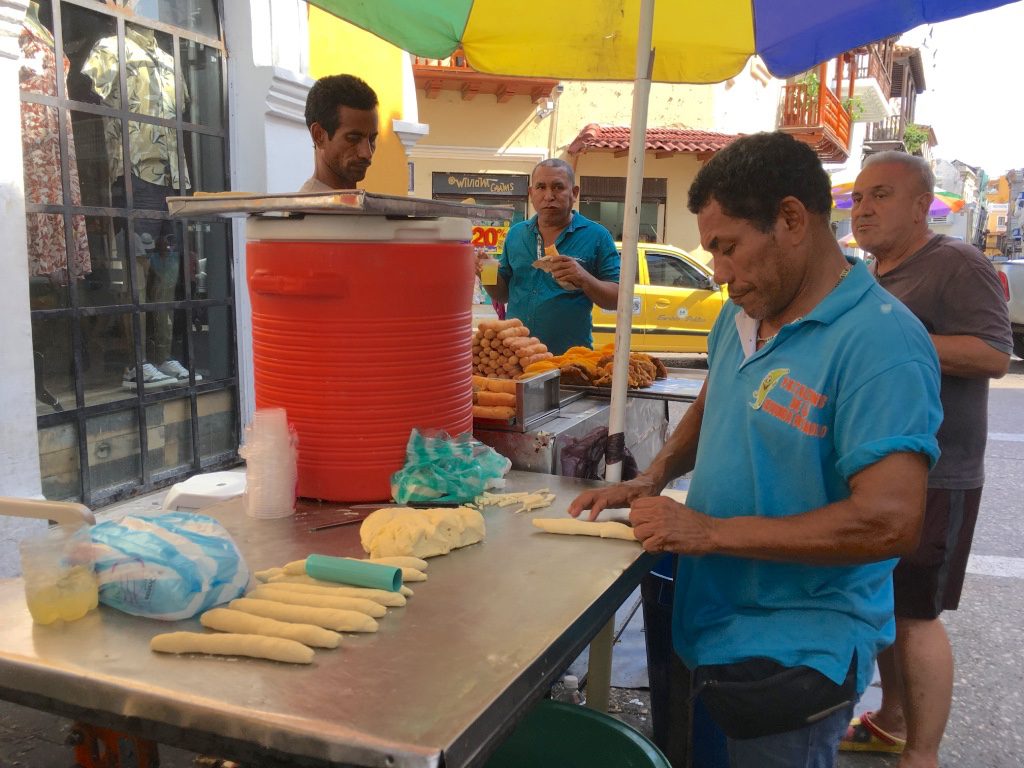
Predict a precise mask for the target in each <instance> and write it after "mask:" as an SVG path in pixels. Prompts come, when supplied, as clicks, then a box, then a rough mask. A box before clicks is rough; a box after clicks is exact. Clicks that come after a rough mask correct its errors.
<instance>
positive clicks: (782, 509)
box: [569, 133, 942, 768]
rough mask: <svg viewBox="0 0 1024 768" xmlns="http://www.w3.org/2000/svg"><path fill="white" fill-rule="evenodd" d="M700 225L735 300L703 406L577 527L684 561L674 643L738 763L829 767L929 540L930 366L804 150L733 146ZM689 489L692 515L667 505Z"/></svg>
mask: <svg viewBox="0 0 1024 768" xmlns="http://www.w3.org/2000/svg"><path fill="white" fill-rule="evenodd" d="M688 207H689V209H690V211H691V212H693V213H695V214H696V215H697V223H698V228H699V230H700V237H701V245H702V246H703V247H704V248H705V249H707V250H708V251H710V252H711V253H712V254H713V255H714V278H715V281H716V282H718V283H720V284H722V283H724V284H726V285H728V287H729V295H730V301H729V303H728V304H727V305H726V307H725V309H724V310H723V312H722V313H721V315H720V316H719V318H718V320H717V322H716V323H715V326H714V328H713V330H712V332H711V336H710V338H709V344H708V376H707V380H706V382H705V385H704V388H703V389H702V391H701V393H700V395H699V396H698V398H697V400H696V402H695V403H694V404H693V406H692V407H691V408H690V409H689V410H688V411H687V412H686V414H685V415H684V416H683V419H682V420H681V422H680V424H679V426H678V427H677V429H676V430H675V432H674V433H673V434H672V436H671V437H670V438H669V441H668V442H667V443H666V445H665V447H664V448H663V449H662V451H661V452H660V453H659V454H658V456H657V457H656V458H655V459H654V461H653V463H652V464H651V466H650V467H649V468H648V469H647V470H646V471H645V472H643V473H642V474H641V475H640V476H639V477H637V478H635V479H633V480H630V481H628V482H625V483H620V484H618V485H614V486H611V487H608V488H604V489H600V490H593V491H587V492H585V493H583V494H581V495H580V496H579V497H578V498H577V499H575V500H574V501H573V502H572V504H571V506H570V508H569V512H570V514H573V515H580V514H581V513H582V512H583V511H584V510H586V509H589V510H590V517H591V518H594V517H596V516H597V515H598V514H599V513H600V512H601V511H602V510H604V509H605V508H608V507H627V506H628V507H630V515H629V516H630V521H631V523H632V525H633V529H634V532H635V533H636V536H637V538H638V539H639V540H640V541H641V542H642V543H643V546H644V548H645V549H647V550H649V551H654V552H672V553H677V554H679V555H680V557H679V565H678V570H677V573H676V582H675V603H674V607H673V617H672V634H673V645H674V648H675V650H676V652H677V653H678V654H679V656H680V657H681V658H682V660H683V661H684V662H685V663H686V665H687V666H688V667H689V668H690V669H691V670H692V672H693V680H694V684H695V688H696V690H698V691H699V692H700V696H701V698H702V700H703V702H704V704H705V705H706V707H707V709H708V710H709V712H711V714H712V717H713V718H714V719H715V720H716V722H717V723H718V724H719V726H720V727H721V728H722V730H723V731H724V732H725V734H726V736H727V742H728V749H729V756H730V762H731V765H732V766H733V767H734V768H764V766H772V767H779V768H782V767H789V766H793V768H796V766H800V768H805V767H809V766H814V767H816V768H825V767H826V766H832V765H834V763H835V760H836V754H837V750H838V744H839V740H840V737H841V736H842V735H843V733H844V732H845V730H846V727H847V725H848V723H849V718H850V715H851V714H852V711H853V704H854V702H855V701H856V700H857V698H858V696H859V695H860V693H861V692H862V691H863V690H864V688H865V687H866V686H867V684H868V683H869V682H870V679H871V674H872V667H873V662H874V658H875V656H876V654H877V653H878V652H879V651H880V650H881V649H882V648H884V647H885V646H887V645H889V644H890V643H892V641H893V637H894V632H895V624H894V620H893V594H892V579H891V574H892V569H893V566H894V564H895V559H894V558H896V557H898V556H900V555H902V554H905V553H907V552H910V551H912V550H913V548H914V546H915V544H916V542H917V537H918V533H919V531H920V526H921V521H922V516H923V511H924V501H925V492H926V485H927V475H928V469H929V467H930V466H931V465H932V464H934V462H935V460H936V459H937V457H938V453H939V452H938V446H937V443H936V440H935V432H936V430H937V429H938V426H939V423H940V421H941V418H942V410H941V406H940V405H939V370H938V362H937V360H936V356H935V350H934V347H933V346H932V344H931V343H930V341H929V339H928V335H927V333H926V331H925V329H924V327H923V326H922V325H921V323H920V322H919V321H918V320H917V319H916V318H915V317H914V316H913V315H912V314H911V313H910V312H909V311H908V310H907V309H906V308H905V307H904V306H903V305H902V304H900V303H899V302H897V301H896V300H895V299H893V297H892V296H891V295H890V294H888V293H887V292H886V291H885V290H883V289H882V288H880V287H879V286H878V284H877V283H876V282H875V280H874V279H873V278H872V276H871V275H870V274H869V273H868V271H867V270H866V269H865V267H864V266H863V265H862V264H855V265H851V264H849V263H847V261H846V260H845V259H844V257H843V255H842V253H841V252H840V250H839V247H838V245H837V244H836V241H835V238H834V237H833V235H832V231H831V229H830V227H829V211H830V210H831V207H832V198H831V188H830V182H829V178H828V175H827V174H826V173H825V171H824V170H823V169H822V167H821V163H820V162H819V160H818V158H817V157H816V156H815V154H814V152H813V151H812V150H811V149H810V148H809V147H808V146H807V145H806V144H802V143H800V142H798V141H796V140H795V139H793V138H792V137H790V136H787V135H785V134H782V133H771V134H757V135H754V136H748V137H745V138H741V139H738V140H737V141H735V142H734V143H733V144H731V145H730V146H729V147H727V148H726V149H725V150H723V151H721V152H720V153H718V154H717V155H716V156H715V157H714V158H712V159H711V160H710V161H709V162H708V164H707V165H706V166H705V167H704V168H702V169H701V171H700V172H699V173H698V174H697V178H696V180H695V181H694V183H693V185H692V186H691V188H690V194H689V202H688ZM879 338H884V339H886V340H887V343H886V344H885V345H883V346H879V345H878V344H877V343H876V340H877V339H879ZM690 470H693V476H692V478H691V480H690V488H689V493H688V496H687V501H686V504H685V505H683V504H680V503H678V502H675V501H673V500H671V499H669V498H667V497H663V496H660V495H659V493H660V492H661V490H662V489H663V488H665V486H666V485H667V484H668V483H669V482H670V481H671V480H672V479H674V478H676V477H679V476H681V475H683V474H685V473H686V472H689V471H690ZM675 727H683V726H682V724H676V725H675Z"/></svg>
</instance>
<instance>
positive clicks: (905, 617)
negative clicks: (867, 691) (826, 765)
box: [841, 152, 1012, 768]
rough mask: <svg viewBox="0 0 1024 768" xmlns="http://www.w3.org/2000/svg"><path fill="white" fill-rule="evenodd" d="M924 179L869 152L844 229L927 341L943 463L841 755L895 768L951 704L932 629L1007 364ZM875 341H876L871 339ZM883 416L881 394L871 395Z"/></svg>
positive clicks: (948, 668)
mask: <svg viewBox="0 0 1024 768" xmlns="http://www.w3.org/2000/svg"><path fill="white" fill-rule="evenodd" d="M934 185H935V178H934V176H933V175H932V172H931V169H930V168H929V167H928V164H927V163H926V162H925V161H924V160H923V159H921V158H919V157H914V156H912V155H908V154H904V153H902V152H882V153H880V154H877V155H872V156H871V157H869V158H868V160H867V161H866V162H865V164H864V168H863V169H862V170H861V172H860V175H859V176H858V177H857V181H856V182H855V183H854V190H853V211H852V218H853V232H854V235H855V236H856V238H857V243H858V244H859V245H860V247H861V248H863V249H864V250H866V251H868V252H869V253H871V254H872V255H874V257H875V276H876V277H877V279H878V282H879V283H880V284H881V285H882V287H884V288H885V289H886V290H888V291H889V292H890V293H892V294H893V295H894V296H896V297H897V298H898V299H900V300H901V301H902V302H903V303H904V304H905V305H906V306H907V307H908V308H909V309H910V311H911V312H913V313H914V314H915V315H916V316H917V318H918V319H919V320H920V321H921V322H922V323H924V325H925V327H926V328H927V329H928V332H929V334H931V338H932V342H933V343H934V344H935V349H936V351H937V352H938V355H939V363H940V366H941V369H942V389H941V398H942V409H943V412H944V418H943V422H942V426H941V427H940V428H939V432H938V441H939V448H940V449H941V451H942V455H941V456H940V457H939V461H938V463H937V464H936V465H935V467H934V468H933V469H932V471H931V472H930V473H929V475H928V501H927V508H926V511H925V522H924V527H923V529H922V532H921V542H920V545H919V547H918V550H917V551H916V552H915V553H914V554H913V555H910V556H909V557H904V558H902V559H901V560H900V563H899V565H897V566H896V570H895V571H894V572H893V585H894V589H895V614H896V643H895V644H894V645H893V646H892V647H890V648H888V649H887V650H886V651H884V652H883V653H882V654H880V655H879V657H878V668H879V672H880V673H881V677H882V705H881V707H880V708H879V709H878V711H877V712H865V713H863V714H862V715H861V716H860V717H859V718H857V719H855V720H854V721H853V723H851V727H850V730H849V731H848V732H847V736H846V738H845V739H844V741H843V744H842V746H841V748H842V749H846V750H852V751H881V752H902V753H903V756H902V757H901V759H900V762H899V768H937V767H938V750H939V742H940V741H941V740H942V733H943V731H944V730H945V727H946V720H947V719H948V717H949V709H950V705H951V702H952V695H953V655H952V650H951V649H950V645H949V638H948V636H947V635H946V630H945V628H944V627H943V625H942V622H941V621H940V620H939V618H938V617H939V614H940V613H941V612H942V611H943V610H953V609H955V608H956V607H957V606H958V604H959V601H960V591H961V589H962V587H963V581H964V574H965V572H966V568H967V557H968V554H969V553H970V548H971V538H972V536H973V534H974V524H975V521H976V520H977V515H978V508H979V505H980V503H981V488H982V485H983V483H984V456H985V440H986V436H987V432H988V382H989V379H992V378H999V377H1001V376H1003V375H1004V374H1005V373H1006V371H1007V368H1008V366H1009V361H1010V350H1011V348H1012V338H1011V335H1010V320H1009V315H1008V313H1007V307H1006V301H1005V300H1004V298H1003V294H1002V289H1001V288H1000V286H999V281H998V279H997V277H996V273H995V270H994V269H993V268H992V265H991V264H990V263H989V262H988V260H987V259H986V258H985V257H984V256H982V255H981V254H980V253H979V252H978V251H977V250H976V249H974V248H972V247H970V246H968V245H965V244H964V243H962V242H960V241H958V240H954V239H953V238H949V237H945V236H943V235H936V234H934V233H933V232H931V231H930V230H929V229H928V209H929V206H930V205H931V202H932V196H933V188H934ZM878 342H879V343H880V344H885V343H886V340H885V339H879V340H878ZM878 401H879V407H885V402H886V398H885V393H884V392H879V393H878Z"/></svg>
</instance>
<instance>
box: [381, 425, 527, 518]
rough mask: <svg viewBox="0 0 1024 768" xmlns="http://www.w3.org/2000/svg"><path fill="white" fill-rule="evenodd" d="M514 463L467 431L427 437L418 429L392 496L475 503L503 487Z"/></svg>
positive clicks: (403, 500) (396, 476)
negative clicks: (484, 495) (489, 492)
mask: <svg viewBox="0 0 1024 768" xmlns="http://www.w3.org/2000/svg"><path fill="white" fill-rule="evenodd" d="M510 469H512V462H511V461H509V460H508V459H506V458H505V457H504V456H502V455H501V454H500V453H498V452H497V451H495V450H494V449H493V448H491V447H489V446H486V445H484V444H483V443H481V442H480V441H479V440H476V439H474V438H473V436H472V435H471V434H470V433H468V432H466V433H464V434H462V435H459V436H458V437H450V436H449V435H448V433H447V432H444V431H440V430H439V431H436V432H429V433H426V434H423V433H421V432H420V431H419V430H417V429H414V430H413V431H412V432H411V433H410V435H409V442H408V443H407V444H406V447H405V466H404V467H402V468H401V469H400V470H398V471H397V472H395V474H393V475H392V476H391V495H392V496H393V497H394V499H395V501H397V502H398V503H399V504H408V503H409V502H410V501H445V502H452V501H454V502H465V501H472V500H473V499H475V498H476V497H477V496H479V495H480V494H481V493H483V492H484V491H486V490H487V489H488V488H499V487H502V486H503V485H504V483H505V481H504V479H503V478H504V476H505V473H507V472H508V471H509V470H510Z"/></svg>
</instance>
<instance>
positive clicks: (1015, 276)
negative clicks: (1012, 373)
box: [993, 259, 1024, 359]
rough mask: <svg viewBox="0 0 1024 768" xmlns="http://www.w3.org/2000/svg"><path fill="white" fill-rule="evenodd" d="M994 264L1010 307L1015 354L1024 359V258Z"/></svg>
mask: <svg viewBox="0 0 1024 768" xmlns="http://www.w3.org/2000/svg"><path fill="white" fill-rule="evenodd" d="M993 266H995V268H996V272H998V273H999V282H1000V283H1002V284H1003V295H1004V296H1006V302H1007V304H1009V307H1010V327H1011V329H1012V330H1013V354H1015V355H1016V356H1017V357H1019V358H1022V359H1024V259H1014V260H1012V261H1002V262H996V263H995V264H994V265H993Z"/></svg>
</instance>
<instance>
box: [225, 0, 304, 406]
mask: <svg viewBox="0 0 1024 768" xmlns="http://www.w3.org/2000/svg"><path fill="white" fill-rule="evenodd" d="M306 14H307V8H306V3H305V2H303V0H251V1H250V2H249V3H245V2H230V3H225V4H224V32H225V43H226V45H227V49H228V109H229V111H230V116H231V123H230V135H229V141H230V146H231V188H232V189H234V190H242V191H247V192H258V193H263V192H290V191H294V190H296V189H298V188H299V187H300V186H301V185H302V182H304V181H305V180H306V179H307V178H309V177H310V176H311V175H312V173H313V149H312V143H311V140H310V138H309V133H308V131H307V130H306V122H305V117H304V110H305V104H306V94H307V93H308V92H309V88H310V86H311V85H312V84H313V81H312V80H311V79H310V78H309V77H308V76H307V75H306V74H305V72H306V70H307V68H308V65H309V35H308V31H307V28H306ZM233 234H234V246H235V247H234V259H235V269H234V274H235V296H236V303H235V327H236V328H237V335H238V339H237V344H238V380H239V398H240V406H241V413H242V422H243V423H248V422H249V421H250V420H251V418H252V412H253V410H254V407H255V394H254V390H253V378H252V310H251V306H250V304H249V291H248V288H247V284H246V261H245V220H244V219H242V218H236V219H234V220H233Z"/></svg>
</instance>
